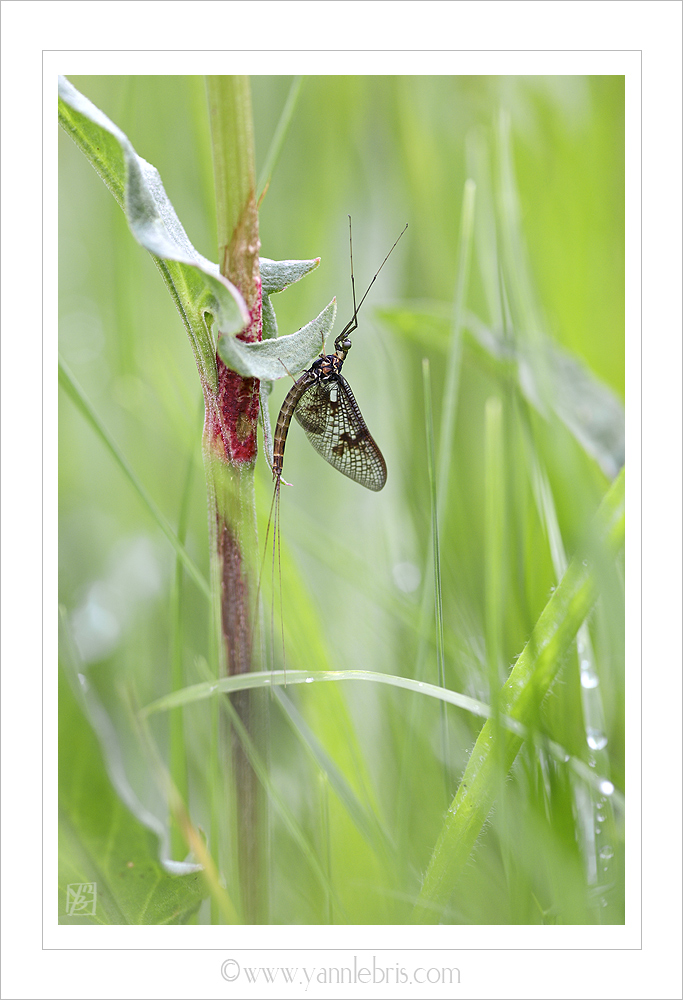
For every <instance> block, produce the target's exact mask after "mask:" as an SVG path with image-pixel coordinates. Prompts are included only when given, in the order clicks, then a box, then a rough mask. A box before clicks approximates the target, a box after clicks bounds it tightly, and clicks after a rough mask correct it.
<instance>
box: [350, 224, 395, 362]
mask: <svg viewBox="0 0 683 1000" xmlns="http://www.w3.org/2000/svg"><path fill="white" fill-rule="evenodd" d="M407 228H408V223H407V222H406V224H405V226H404V227H403V229H402V230H401V232H400V233H399V234H398V239H397V240H396V243H398V241H399V240H400V239H401V237H402V236H403V234H404V233H405V231H406V229H407ZM396 243H394V245H393V246H392V248H391V250H390V251H389V253H388V254H387V255H386V257H385V258H384V260H383V261H382V263H381V264H380V265H379V267H378V268H377V271H376V273H375V276H374V278H373V279H372V281H371V282H370V284H369V285H368V287H367V288H366V289H365V293H364V295H363V298H362V299H361V300H360V302H359V303H358V305H356V283H355V281H354V278H353V239H352V237H351V216H349V256H350V258H351V294H352V295H353V316H352V317H351V319H350V320H349V322H348V323H347V324H346V326H345V327H344V329H343V330H342V332H341V333H340V334H339V336H338V337H337V339H336V340H335V342H334V346H335V347H336V348H337V350H339V347H340V346H341V342H342V341H343V340H344V339H345V338H346V337H347V336H348V334H349V333H353V331H354V330H355V329H356V327H357V326H358V313H359V312H360V307H361V306H362V305H363V303H364V302H365V300H366V298H367V297H368V292H369V291H370V289H371V288H372V286H373V285H374V283H375V281H376V280H377V276H378V275H379V272H380V271H381V270H382V268H383V267H384V265H385V264H386V262H387V261H388V260H389V257H390V256H391V254H392V252H393V251H394V248H395V247H396Z"/></svg>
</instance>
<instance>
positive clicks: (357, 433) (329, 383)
mask: <svg viewBox="0 0 683 1000" xmlns="http://www.w3.org/2000/svg"><path fill="white" fill-rule="evenodd" d="M294 416H295V417H296V419H297V420H298V421H299V423H300V424H301V426H302V427H303V429H304V431H305V432H306V436H307V437H308V440H309V441H310V442H311V444H312V445H313V447H314V448H315V450H316V451H317V452H318V454H319V455H322V457H323V458H324V459H325V461H327V462H329V463H330V465H333V466H334V467H335V469H337V470H338V471H339V472H341V473H343V474H344V475H345V476H348V477H349V479H353V480H355V482H357V483H360V485H361V486H365V487H367V489H369V490H375V491H376V490H381V489H382V487H383V486H384V484H385V483H386V481H387V466H386V463H385V461H384V458H383V456H382V452H381V451H380V450H379V448H378V447H377V445H376V443H375V441H374V440H373V438H372V435H371V434H370V431H369V430H368V428H367V425H366V423H365V421H364V420H363V415H362V414H361V412H360V409H359V408H358V403H357V402H356V400H355V399H354V395H353V393H352V392H351V387H350V386H349V383H348V382H347V381H346V379H345V378H344V377H343V375H337V376H336V377H335V378H332V379H329V380H318V381H316V382H314V383H313V384H312V385H311V386H309V388H308V389H306V390H305V391H304V392H303V393H302V396H301V399H300V400H299V402H298V404H297V407H296V409H295V411H294Z"/></svg>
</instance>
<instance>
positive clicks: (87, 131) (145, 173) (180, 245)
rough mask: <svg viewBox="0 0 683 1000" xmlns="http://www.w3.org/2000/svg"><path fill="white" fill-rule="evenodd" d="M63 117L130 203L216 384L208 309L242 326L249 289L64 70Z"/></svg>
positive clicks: (224, 327)
mask: <svg viewBox="0 0 683 1000" xmlns="http://www.w3.org/2000/svg"><path fill="white" fill-rule="evenodd" d="M59 122H60V125H61V126H62V128H64V130H65V131H66V132H68V134H69V135H70V136H71V138H72V139H73V140H74V142H75V143H76V145H77V146H78V147H79V148H80V149H81V150H82V152H83V153H84V154H85V155H86V156H87V157H88V159H89V160H90V162H91V164H92V165H93V167H94V168H95V170H97V172H98V174H99V175H100V177H101V178H102V179H103V181H104V182H105V184H106V185H107V187H108V188H109V190H110V191H111V192H112V194H113V195H114V197H115V198H116V200H117V201H118V203H119V205H121V207H122V208H123V209H124V211H125V213H126V218H127V220H128V225H129V227H130V230H131V233H132V234H133V236H134V237H135V239H136V240H137V241H138V242H139V243H140V244H141V245H142V246H143V247H145V249H146V250H148V251H149V252H150V253H151V254H152V256H153V257H154V259H155V262H156V264H157V266H158V267H159V270H160V271H161V273H162V276H163V277H164V280H165V281H166V283H167V285H168V286H169V289H170V290H171V294H172V295H173V298H174V300H175V303H176V306H177V308H178V311H179V312H180V315H181V317H182V319H183V322H184V323H185V326H186V328H187V331H188V334H189V336H190V339H191V342H192V346H193V349H194V352H195V358H196V360H197V364H198V366H199V368H200V372H202V373H203V375H204V377H205V378H207V379H208V380H209V382H210V384H211V385H213V386H215V383H216V374H215V368H216V365H215V358H214V346H213V341H212V338H211V336H210V333H209V330H208V327H207V324H206V321H205V318H204V317H205V314H206V313H209V314H210V315H211V316H213V318H214V320H215V322H216V324H217V327H218V329H219V330H220V331H221V332H223V333H239V332H240V330H243V329H244V327H245V326H246V325H247V324H248V323H249V320H250V316H249V310H248V309H247V307H246V305H245V303H244V300H243V298H242V296H241V295H240V293H239V292H238V290H237V289H236V288H235V287H234V286H233V285H232V284H231V283H230V282H229V281H228V280H227V278H224V277H223V276H222V275H221V274H220V272H219V269H218V265H217V264H213V263H212V262H211V261H209V260H207V259H206V258H205V257H203V256H202V255H201V254H200V253H198V252H197V250H195V248H194V247H193V246H192V244H191V243H190V240H189V239H188V236H187V233H186V232H185V230H184V229H183V227H182V225H181V223H180V220H179V219H178V216H177V214H176V212H175V209H174V208H173V205H172V204H171V202H170V201H169V198H168V196H167V194H166V192H165V190H164V186H163V184H162V182H161V178H160V176H159V172H158V171H157V169H156V168H155V167H153V166H152V165H151V164H150V163H147V161H146V160H143V159H142V157H140V156H138V154H137V153H136V152H135V149H134V148H133V145H132V143H131V142H130V140H129V139H128V137H127V136H126V135H125V134H124V133H123V132H122V131H121V129H120V128H118V126H117V125H115V124H114V123H113V122H112V121H110V120H109V118H107V116H106V115H105V114H104V113H103V112H102V111H100V109H99V108H97V107H95V105H94V104H92V102H91V101H89V100H88V99H87V97H84V96H83V94H81V93H79V91H77V90H76V88H75V87H73V86H72V85H71V84H70V83H69V81H68V80H67V79H65V78H64V77H60V78H59Z"/></svg>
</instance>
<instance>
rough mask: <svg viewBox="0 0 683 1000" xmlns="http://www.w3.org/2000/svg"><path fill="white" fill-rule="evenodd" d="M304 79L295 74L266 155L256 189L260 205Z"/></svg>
mask: <svg viewBox="0 0 683 1000" xmlns="http://www.w3.org/2000/svg"><path fill="white" fill-rule="evenodd" d="M303 79H304V78H303V76H295V77H294V79H293V80H292V86H291V87H290V88H289V94H288V95H287V100H286V101H285V106H284V108H283V109H282V114H281V115H280V121H279V122H278V123H277V128H276V129H275V135H274V136H273V139H272V141H271V143H270V149H269V150H268V154H267V156H266V162H265V163H264V164H263V168H262V170H261V175H260V177H259V179H258V184H257V186H256V190H257V191H258V194H257V196H256V201H257V203H258V204H259V205H260V204H261V202H262V201H263V197H264V195H265V193H266V191H267V190H268V185H269V184H270V178H271V175H272V173H273V170H274V169H275V164H276V163H277V161H278V159H279V156H280V152H281V150H282V147H283V145H284V141H285V139H286V137H287V132H288V131H289V126H290V125H291V123H292V117H293V115H294V109H295V108H296V104H297V101H298V100H299V94H300V93H301V85H302V83H303Z"/></svg>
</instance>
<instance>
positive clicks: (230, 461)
mask: <svg viewBox="0 0 683 1000" xmlns="http://www.w3.org/2000/svg"><path fill="white" fill-rule="evenodd" d="M206 84H207V95H208V102H209V114H210V119H211V138H212V150H213V163H214V175H215V182H216V207H217V223H218V249H219V260H220V265H221V273H222V274H223V275H224V276H225V277H226V278H228V279H229V280H230V281H231V282H232V283H233V284H234V285H235V286H236V287H237V288H238V289H239V291H240V292H241V294H242V296H243V298H244V300H245V302H246V304H247V308H248V309H249V313H250V317H251V319H250V323H249V325H248V326H247V327H246V328H245V329H244V330H243V331H242V333H240V334H239V335H238V336H239V337H240V339H242V340H245V341H254V340H260V339H261V279H260V273H259V247H260V244H259V238H258V214H257V207H256V187H255V178H254V140H253V125H252V116H251V96H250V90H249V81H248V79H247V78H246V77H227V76H221V77H207V81H206ZM218 336H220V331H218ZM216 362H217V366H218V390H217V392H216V393H215V394H214V393H207V395H206V418H205V423H204V441H203V446H204V458H205V466H206V473H207V489H208V496H209V525H210V537H211V549H212V553H211V559H212V573H211V579H212V585H213V588H214V594H215V595H216V597H215V605H214V607H215V611H216V624H217V630H218V631H219V634H220V643H219V673H220V675H221V676H232V675H234V674H240V673H247V672H249V671H250V670H251V669H252V651H253V649H254V642H253V636H252V631H253V627H254V623H255V618H256V616H255V613H254V611H253V594H254V593H255V591H256V587H255V579H256V566H257V562H258V559H257V553H258V543H257V536H256V509H255V498H254V464H255V461H256V452H257V434H256V424H257V419H258V408H259V396H258V392H259V382H258V380H257V379H254V378H243V377H242V376H241V375H238V374H237V372H234V371H232V370H230V369H228V368H227V367H226V366H225V365H224V364H223V362H222V361H221V360H220V358H218V357H217V359H216ZM232 704H233V707H234V709H235V710H236V712H237V714H238V717H239V719H240V722H241V723H242V725H243V726H244V728H245V730H246V732H247V733H248V734H249V735H250V737H251V738H252V739H254V740H255V742H256V743H257V745H258V744H259V743H260V742H261V741H260V740H259V739H258V733H257V730H259V726H258V725H257V714H258V713H257V711H256V701H255V699H254V697H253V695H252V694H251V693H250V692H240V693H239V695H237V696H232ZM223 737H224V738H223ZM221 745H222V749H221V757H222V759H223V760H224V761H225V764H226V779H227V782H228V787H227V789H226V791H228V790H231V791H232V795H230V796H228V802H230V801H232V805H233V807H234V811H235V812H234V814H235V817H236V824H237V831H236V843H237V857H236V859H235V860H236V863H237V869H238V872H239V881H240V890H241V898H242V905H243V912H244V919H245V921H246V922H247V923H258V922H261V920H262V919H263V912H264V905H265V903H264V890H265V885H266V882H267V879H266V878H265V873H264V869H263V858H264V853H263V850H262V846H261V843H262V838H261V835H260V831H261V829H262V825H263V824H262V822H261V817H262V793H261V789H260V785H259V782H258V779H257V777H256V775H255V774H254V772H253V770H252V768H251V765H250V763H249V760H248V758H247V756H246V754H245V752H244V749H243V747H242V744H241V742H240V741H239V739H238V737H237V734H236V732H235V731H234V730H232V731H228V730H227V728H226V730H225V731H224V733H223V735H222V738H221ZM219 794H220V793H219Z"/></svg>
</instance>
